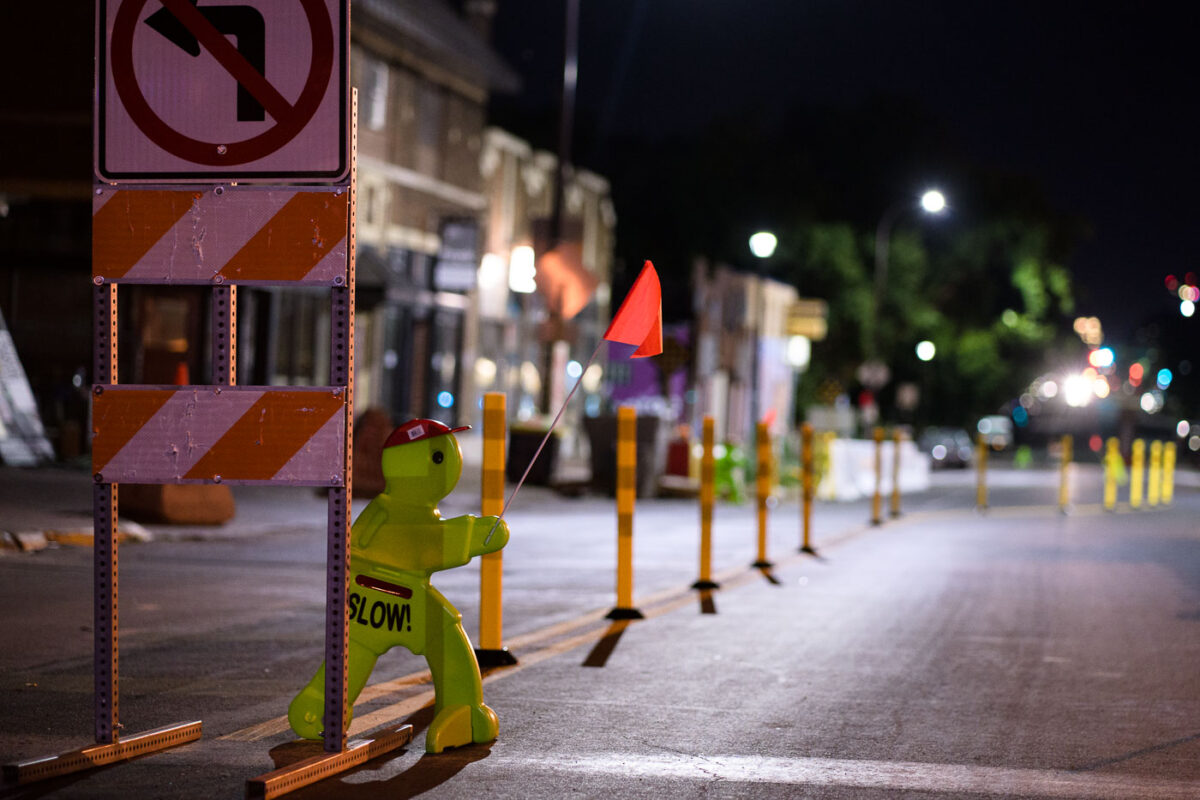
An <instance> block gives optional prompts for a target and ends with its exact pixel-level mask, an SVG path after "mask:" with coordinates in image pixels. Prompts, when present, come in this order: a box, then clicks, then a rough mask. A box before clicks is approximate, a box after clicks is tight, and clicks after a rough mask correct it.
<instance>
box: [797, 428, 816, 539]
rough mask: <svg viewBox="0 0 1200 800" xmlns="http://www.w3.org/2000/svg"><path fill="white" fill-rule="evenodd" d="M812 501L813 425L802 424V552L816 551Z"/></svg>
mask: <svg viewBox="0 0 1200 800" xmlns="http://www.w3.org/2000/svg"><path fill="white" fill-rule="evenodd" d="M812 503H813V426H812V425H810V424H809V423H807V422H806V423H804V424H803V425H801V426H800V509H801V511H800V515H801V520H800V521H801V530H802V531H803V532H804V538H803V540H802V541H801V543H800V552H802V553H816V550H814V549H813V547H812Z"/></svg>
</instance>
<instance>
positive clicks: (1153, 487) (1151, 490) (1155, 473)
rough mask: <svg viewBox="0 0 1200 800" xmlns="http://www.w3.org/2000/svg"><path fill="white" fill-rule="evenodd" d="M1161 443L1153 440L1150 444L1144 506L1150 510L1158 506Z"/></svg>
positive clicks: (1161, 459) (1161, 457)
mask: <svg viewBox="0 0 1200 800" xmlns="http://www.w3.org/2000/svg"><path fill="white" fill-rule="evenodd" d="M1162 465H1163V446H1162V442H1160V441H1159V440H1157V439H1155V440H1154V441H1153V442H1151V443H1150V472H1149V474H1148V480H1147V485H1146V504H1147V505H1149V506H1150V507H1151V508H1153V507H1154V506H1157V505H1158V500H1159V498H1160V497H1161V491H1162Z"/></svg>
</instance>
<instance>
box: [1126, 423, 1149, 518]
mask: <svg viewBox="0 0 1200 800" xmlns="http://www.w3.org/2000/svg"><path fill="white" fill-rule="evenodd" d="M1129 461H1130V463H1129V506H1130V508H1141V507H1142V481H1143V480H1144V479H1145V472H1146V440H1145V439H1134V440H1133V455H1132V457H1131V458H1130V459H1129Z"/></svg>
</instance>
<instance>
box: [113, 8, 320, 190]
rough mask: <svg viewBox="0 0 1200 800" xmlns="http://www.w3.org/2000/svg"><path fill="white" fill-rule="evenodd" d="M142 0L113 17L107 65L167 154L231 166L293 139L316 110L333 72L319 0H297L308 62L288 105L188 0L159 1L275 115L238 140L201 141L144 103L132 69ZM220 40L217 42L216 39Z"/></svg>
mask: <svg viewBox="0 0 1200 800" xmlns="http://www.w3.org/2000/svg"><path fill="white" fill-rule="evenodd" d="M146 2H147V0H126V2H125V3H123V4H122V5H121V7H120V8H119V9H118V10H117V15H116V18H115V19H114V20H113V31H112V46H111V63H112V75H113V86H114V87H115V88H116V90H117V94H118V96H120V98H121V102H122V103H123V104H124V105H125V110H126V111H127V112H128V113H129V116H130V118H131V119H132V120H133V122H134V124H136V125H137V126H138V128H140V129H141V131H142V133H144V134H145V135H146V136H147V137H148V138H149V139H150V140H151V141H153V142H154V143H155V144H157V145H158V146H159V147H161V148H163V149H164V150H166V151H167V152H169V153H171V154H172V155H175V156H178V157H179V158H182V159H184V160H186V161H190V162H192V163H195V164H204V165H206V166H213V167H220V166H235V165H238V164H246V163H249V162H251V161H256V160H258V159H260V158H264V157H266V156H268V155H270V154H271V153H274V152H275V151H276V150H278V149H279V148H281V147H283V146H284V145H286V144H287V143H288V142H290V141H291V140H292V139H294V138H295V137H296V135H297V134H298V133H300V131H301V130H303V129H304V126H305V125H307V124H308V122H309V120H311V119H312V118H313V115H314V114H315V113H316V112H317V109H318V107H320V105H321V100H322V99H323V98H324V96H325V91H326V89H327V88H328V86H329V78H330V75H331V74H332V73H333V26H332V24H331V23H330V20H329V15H328V12H327V10H326V8H325V5H324V3H323V2H322V0H300V6H301V8H302V9H303V10H304V15H305V17H306V18H307V20H308V27H309V31H310V33H311V35H312V54H313V55H312V63H311V64H310V66H309V70H308V77H307V79H306V80H305V83H304V88H303V89H302V90H301V92H300V97H299V98H298V99H297V100H296V102H295V103H294V104H291V103H288V102H287V100H285V99H284V98H283V97H282V96H281V95H280V94H279V93H278V91H276V90H275V89H274V87H273V86H271V84H270V83H269V82H268V81H267V80H266V78H264V77H263V76H262V75H260V74H259V72H258V70H256V69H254V67H252V66H250V64H249V62H247V61H246V60H245V59H244V58H243V57H242V56H241V55H240V54H239V53H238V52H237V51H236V50H235V49H233V46H232V45H231V44H229V42H228V40H227V39H226V38H225V37H224V36H223V35H222V34H220V33H218V32H217V30H216V28H214V27H213V26H212V24H211V23H209V22H208V20H206V19H204V17H203V16H201V14H200V12H199V11H198V10H197V9H196V6H194V5H192V4H191V3H190V2H188V0H161V2H162V5H163V7H164V8H166V9H168V10H169V11H171V13H173V14H174V15H175V16H176V18H177V19H179V21H180V22H181V23H183V25H184V26H185V27H187V29H188V31H189V32H190V33H191V34H192V35H193V36H195V37H196V39H197V40H198V41H199V42H200V44H201V45H202V46H203V47H204V48H205V49H207V50H208V51H209V52H210V53H211V54H212V55H213V56H214V57H215V58H216V59H217V61H218V62H219V63H220V64H221V66H222V67H224V68H225V70H226V71H228V72H229V74H230V75H232V76H233V78H234V80H236V81H238V83H239V84H241V85H243V86H245V87H246V88H247V90H249V91H250V93H251V94H253V95H254V98H255V99H256V100H258V102H260V103H261V104H262V105H263V107H264V108H265V109H266V110H267V113H269V114H271V116H272V117H273V118H274V119H275V124H274V125H273V126H271V127H270V128H268V129H267V130H265V131H263V132H262V133H260V134H258V135H257V136H252V137H251V138H249V139H244V140H242V141H240V142H204V141H201V140H199V139H194V138H192V137H190V136H187V135H186V134H183V133H180V132H179V131H177V130H175V129H174V128H172V127H170V126H169V125H167V124H166V123H165V122H163V120H162V118H161V117H159V116H158V114H156V113H155V111H154V109H152V108H151V107H150V104H149V103H148V102H147V101H146V96H145V95H144V94H143V93H142V89H141V87H140V86H139V85H138V82H137V77H136V76H135V75H134V70H133V34H134V30H135V29H136V26H137V21H138V16H139V15H140V14H141V11H142V9H143V8H144V7H145V5H146ZM218 40H219V41H218Z"/></svg>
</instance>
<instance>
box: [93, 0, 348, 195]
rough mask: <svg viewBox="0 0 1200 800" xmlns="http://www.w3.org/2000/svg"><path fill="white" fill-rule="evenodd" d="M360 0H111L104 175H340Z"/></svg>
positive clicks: (101, 147)
mask: <svg viewBox="0 0 1200 800" xmlns="http://www.w3.org/2000/svg"><path fill="white" fill-rule="evenodd" d="M347 2H348V0H199V2H197V0H99V4H98V8H97V15H96V19H97V22H98V24H99V25H100V26H101V27H102V31H101V36H100V37H99V41H98V43H97V49H96V63H97V93H96V96H97V107H96V117H97V124H96V127H95V136H96V139H95V169H96V176H97V177H98V178H99V179H100V180H102V181H107V182H113V183H116V182H162V181H172V182H183V181H187V182H212V181H220V180H237V181H260V182H275V183H298V182H304V183H310V182H337V181H340V180H343V179H345V177H346V175H347V173H348V172H349V169H350V161H349V140H348V133H347V126H346V112H347V102H348V93H347V91H348V90H347V86H348V80H347V75H346V69H347V59H346V51H347V48H348V41H349V15H348V12H347V9H346V4H347Z"/></svg>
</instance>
